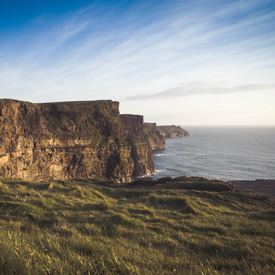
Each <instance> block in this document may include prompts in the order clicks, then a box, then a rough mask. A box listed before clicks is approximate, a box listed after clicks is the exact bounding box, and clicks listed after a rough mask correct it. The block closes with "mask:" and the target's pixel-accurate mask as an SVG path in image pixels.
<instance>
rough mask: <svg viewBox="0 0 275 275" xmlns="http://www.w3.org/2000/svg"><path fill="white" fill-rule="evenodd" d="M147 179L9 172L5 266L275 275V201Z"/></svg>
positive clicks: (1, 268)
mask: <svg viewBox="0 0 275 275" xmlns="http://www.w3.org/2000/svg"><path fill="white" fill-rule="evenodd" d="M144 183H145V184H144V185H139V186H137V187H135V186H134V185H130V184H129V185H123V186H121V187H118V186H114V187H111V186H109V187H108V186H102V184H100V183H97V182H85V181H72V180H68V181H53V182H41V183H33V182H27V181H21V180H15V179H13V180H12V179H5V178H2V179H1V183H0V205H1V207H0V273H1V274H211V275H212V274H274V270H275V249H274V241H275V240H274V239H275V211H274V207H275V202H274V200H270V199H267V198H266V197H264V196H262V195H257V194H254V193H247V192H235V191H229V190H232V188H226V190H228V191H222V192H221V190H224V188H225V187H228V184H226V183H224V182H221V181H207V180H204V179H201V178H186V177H183V178H178V179H176V180H173V181H171V179H169V178H166V179H164V180H159V181H158V182H157V183H156V182H155V183H154V184H153V185H152V186H150V184H149V182H147V183H146V182H144ZM184 186H185V187H186V186H189V187H188V189H190V190H184V188H183V187H184ZM202 186H205V187H206V186H208V189H209V186H211V190H212V191H211V192H210V191H200V189H201V187H202ZM229 186H230V185H229ZM193 189H198V190H193Z"/></svg>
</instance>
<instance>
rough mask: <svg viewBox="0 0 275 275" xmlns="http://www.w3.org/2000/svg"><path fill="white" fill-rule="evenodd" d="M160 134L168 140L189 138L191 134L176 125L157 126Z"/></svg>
mask: <svg viewBox="0 0 275 275" xmlns="http://www.w3.org/2000/svg"><path fill="white" fill-rule="evenodd" d="M157 128H158V130H159V132H160V134H161V135H162V136H164V137H166V138H171V137H187V136H189V133H188V132H187V131H186V130H184V129H182V128H181V127H180V126H176V125H166V126H157Z"/></svg>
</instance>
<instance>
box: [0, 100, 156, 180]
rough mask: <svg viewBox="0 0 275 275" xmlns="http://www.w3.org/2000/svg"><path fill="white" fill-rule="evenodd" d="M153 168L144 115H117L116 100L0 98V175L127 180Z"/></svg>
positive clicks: (10, 176) (31, 177)
mask: <svg viewBox="0 0 275 275" xmlns="http://www.w3.org/2000/svg"><path fill="white" fill-rule="evenodd" d="M153 170H154V165H153V160H152V149H151V146H150V142H149V139H148V137H147V135H146V134H145V132H144V130H143V117H142V116H130V115H128V116H120V115H119V103H118V102H113V101H111V100H107V101H89V102H61V103H46V104H33V103H29V102H22V101H15V100H5V99H4V100H3V99H2V100H0V175H1V176H4V177H9V178H22V179H27V180H35V181H38V180H50V179H70V178H82V179H85V178H93V179H111V180H114V181H117V182H128V181H131V177H132V176H140V175H143V174H146V173H148V172H153Z"/></svg>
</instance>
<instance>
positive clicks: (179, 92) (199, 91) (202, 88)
mask: <svg viewBox="0 0 275 275" xmlns="http://www.w3.org/2000/svg"><path fill="white" fill-rule="evenodd" d="M270 89H273V90H274V89H275V83H272V84H248V85H240V86H234V87H224V86H213V85H210V84H209V83H187V84H186V85H185V86H183V87H176V88H171V89H168V90H165V91H162V92H159V93H154V94H146V95H137V96H129V97H126V100H148V99H153V100H155V99H171V98H180V97H185V96H193V95H215V94H227V93H237V92H253V91H260V90H270Z"/></svg>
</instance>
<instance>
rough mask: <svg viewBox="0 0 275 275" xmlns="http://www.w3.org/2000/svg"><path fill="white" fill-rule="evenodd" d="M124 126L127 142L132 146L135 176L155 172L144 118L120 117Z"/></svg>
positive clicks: (137, 116) (133, 116)
mask: <svg viewBox="0 0 275 275" xmlns="http://www.w3.org/2000/svg"><path fill="white" fill-rule="evenodd" d="M120 118H121V121H122V123H123V125H124V130H125V136H126V139H127V142H128V143H129V144H130V145H131V147H132V149H131V154H130V155H131V157H132V159H133V161H134V172H133V176H140V175H146V174H148V173H152V172H154V163H153V152H152V147H151V143H150V140H149V139H148V136H147V134H146V132H145V131H144V123H143V116H140V115H120Z"/></svg>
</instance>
